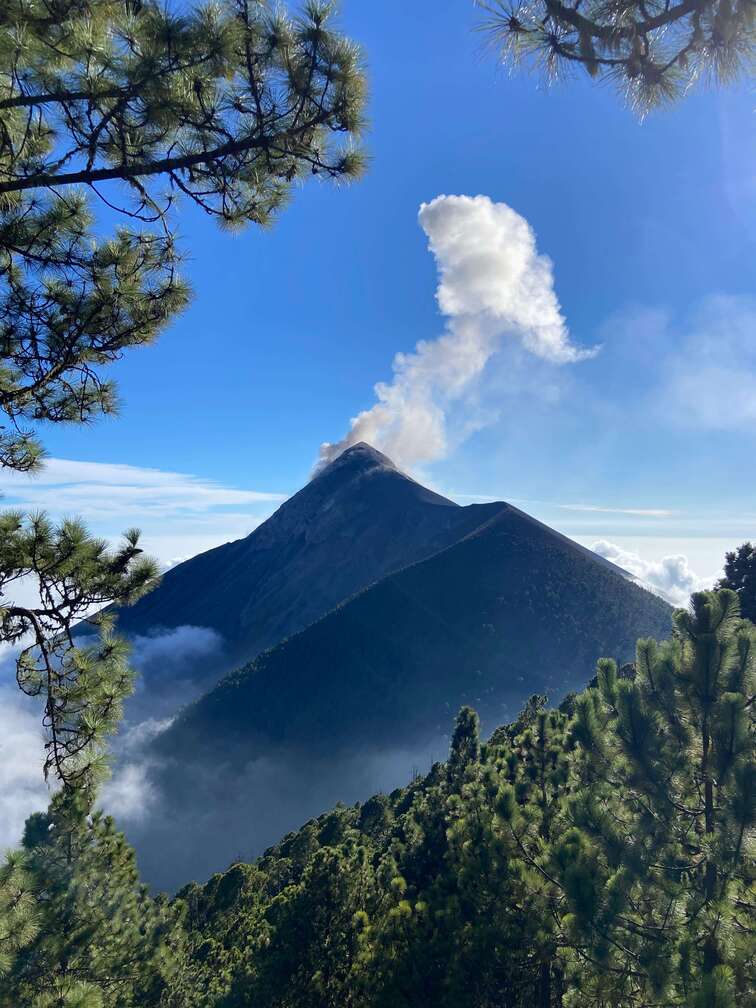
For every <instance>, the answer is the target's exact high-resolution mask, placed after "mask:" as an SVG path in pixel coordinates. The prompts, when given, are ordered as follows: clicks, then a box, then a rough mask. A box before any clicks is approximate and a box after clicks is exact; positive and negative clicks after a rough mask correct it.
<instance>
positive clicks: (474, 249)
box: [321, 196, 597, 466]
mask: <svg viewBox="0 0 756 1008" xmlns="http://www.w3.org/2000/svg"><path fill="white" fill-rule="evenodd" d="M419 222H420V226H421V227H422V229H423V231H425V233H426V235H427V236H428V247H429V249H430V251H431V252H432V253H433V255H434V257H435V259H436V264H437V266H438V273H439V283H438V287H437V290H436V298H437V301H438V306H439V308H440V310H441V312H442V313H443V314H444V315H446V316H447V323H446V329H445V331H444V333H443V334H442V335H441V336H439V337H438V339H436V340H421V341H420V342H419V343H418V344H417V346H416V347H415V350H414V352H413V353H409V354H405V353H398V354H397V355H396V356H395V358H394V362H393V371H394V377H393V380H392V381H391V382H379V383H378V384H377V385H376V386H375V394H376V397H377V400H378V401H377V403H376V404H375V405H374V406H373V407H372V408H371V409H369V410H365V411H364V412H362V413H360V414H359V415H358V416H357V417H355V418H354V419H353V420H352V421H351V426H350V430H349V433H348V434H347V435H346V437H344V438H343V439H342V440H341V441H339V442H337V443H335V444H324V445H323V446H322V448H321V463H323V462H328V461H330V460H331V459H333V458H336V456H338V455H339V454H340V453H341V452H342V451H344V450H345V449H346V448H348V447H350V445H353V444H357V443H358V442H360V441H367V442H369V443H370V444H372V445H374V446H375V447H377V448H380V449H381V450H382V451H385V452H386V453H387V454H388V455H390V456H391V458H393V459H394V460H395V461H397V462H399V463H400V464H405V465H410V466H411V465H413V464H416V463H422V462H431V461H433V460H435V459H439V458H443V457H444V455H446V454H447V452H448V451H449V447H450V444H449V441H450V438H449V432H448V430H447V419H448V412H449V409H450V407H451V405H452V404H453V403H455V402H460V401H461V400H462V399H463V398H464V397H465V396H467V395H469V394H470V393H471V391H472V390H473V389H474V386H475V383H476V380H477V379H478V378H479V377H480V376H481V374H482V372H483V370H484V368H485V367H486V364H487V363H488V361H489V360H490V358H491V357H492V356H493V355H494V354H495V353H496V352H497V350H498V349H499V348H500V347H501V346H502V345H503V343H504V341H505V340H507V339H512V340H516V341H518V342H519V343H520V344H521V346H522V347H524V348H525V349H526V350H527V351H529V352H530V353H531V354H533V355H535V356H536V357H539V358H541V359H543V360H545V361H548V362H551V363H554V364H568V363H574V362H575V361H579V360H583V359H585V358H587V357H591V356H593V355H594V354H595V353H596V352H597V350H596V348H594V349H580V348H578V347H576V346H574V345H573V344H572V343H571V342H570V335H569V332H568V329H567V325H566V322H565V319H564V316H563V315H562V311H561V308H560V305H559V300H558V298H557V296H556V293H555V291H554V277H553V271H552V263H551V260H550V259H549V258H548V257H547V256H544V255H541V254H539V253H538V250H537V248H536V239H535V234H534V232H533V229H532V228H531V227H530V225H529V224H528V222H527V221H526V220H525V218H524V217H521V216H520V215H519V214H518V213H516V212H515V211H514V210H512V208H511V207H509V206H507V205H506V204H505V203H494V202H493V201H492V200H491V199H489V197H487V196H474V197H473V196H438V197H437V198H436V199H434V200H433V201H432V202H430V203H423V204H422V206H421V207H420V212H419ZM476 426H478V424H476V423H475V422H474V421H473V422H472V423H471V422H470V418H469V417H466V418H465V422H464V423H463V425H462V427H463V430H462V431H461V432H460V436H461V437H464V436H465V434H467V433H469V432H470V431H471V430H473V429H475V427H476Z"/></svg>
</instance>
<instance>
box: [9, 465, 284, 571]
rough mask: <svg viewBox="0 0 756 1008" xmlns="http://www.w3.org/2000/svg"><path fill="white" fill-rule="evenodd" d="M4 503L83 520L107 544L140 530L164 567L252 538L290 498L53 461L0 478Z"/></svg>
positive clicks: (157, 473)
mask: <svg viewBox="0 0 756 1008" xmlns="http://www.w3.org/2000/svg"><path fill="white" fill-rule="evenodd" d="M0 498H1V499H0V504H2V505H4V506H6V507H9V508H10V507H12V508H17V509H20V510H24V511H46V512H48V513H49V514H50V515H51V516H52V517H53V518H56V519H60V518H62V517H81V518H83V519H84V520H85V521H86V522H87V524H88V525H89V526H90V528H91V529H92V530H93V531H94V532H95V533H97V534H98V535H102V536H105V537H106V538H109V539H115V538H117V537H118V535H119V534H120V533H121V531H122V530H123V529H124V528H127V527H131V526H134V525H136V526H138V527H139V528H141V529H142V532H143V544H144V546H145V547H146V548H147V549H148V550H149V551H150V552H151V553H153V554H155V555H156V556H157V558H158V560H159V561H160V562H161V563H162V564H163V565H164V566H167V565H171V564H172V563H175V562H176V560H177V558H181V559H186V558H188V557H190V556H193V555H194V554H196V553H198V552H200V551H202V550H205V549H210V548H211V547H213V546H217V545H219V544H220V543H223V542H227V541H228V540H229V539H235V538H239V537H240V536H244V535H248V534H249V533H250V532H251V531H252V530H253V529H254V528H255V526H256V525H258V524H259V523H260V522H261V521H262V520H263V519H264V518H266V517H267V516H268V515H269V514H270V513H271V512H272V511H273V510H274V509H275V507H276V506H277V505H278V504H279V503H280V502H281V501H283V500H284V499H285V495H284V494H280V493H274V492H270V491H261V490H250V489H245V488H239V487H232V486H227V485H226V484H224V483H221V482H218V481H215V480H207V479H202V478H200V477H198V476H194V475H192V474H189V473H181V472H174V471H170V470H163V469H153V468H147V467H141V466H134V465H125V464H122V463H108V462H82V461H78V460H75V459H60V458H50V459H47V460H46V463H45V466H44V468H43V469H42V471H41V472H40V473H36V474H34V475H33V476H30V475H25V474H22V473H13V472H10V471H3V472H2V473H0Z"/></svg>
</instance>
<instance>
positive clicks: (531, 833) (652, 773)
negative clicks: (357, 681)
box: [164, 591, 756, 1008]
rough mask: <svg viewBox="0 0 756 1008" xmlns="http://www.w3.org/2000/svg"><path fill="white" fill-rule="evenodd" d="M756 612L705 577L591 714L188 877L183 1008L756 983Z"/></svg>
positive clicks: (558, 722)
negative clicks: (755, 865) (670, 628)
mask: <svg viewBox="0 0 756 1008" xmlns="http://www.w3.org/2000/svg"><path fill="white" fill-rule="evenodd" d="M755 643H756V629H755V628H754V627H753V626H751V625H750V624H749V623H747V622H745V621H743V620H742V619H740V617H739V614H738V607H737V598H736V597H735V595H734V594H733V593H732V592H726V591H724V592H719V593H702V594H700V595H695V596H694V597H693V599H692V602H691V608H690V610H689V611H679V612H677V613H676V614H675V619H674V633H673V636H672V638H671V640H669V641H667V642H665V643H663V644H656V643H655V642H653V641H641V642H639V645H638V654H637V659H636V665H635V667H634V668H632V669H631V668H630V667H624V668H623V669H622V670H621V673H620V672H619V671H618V670H617V667H616V665H615V664H614V662H613V661H611V660H602V661H601V662H599V666H598V671H597V678H596V685H595V686H593V687H590V688H589V689H587V690H586V691H584V692H583V693H582V694H580V695H578V696H577V697H576V698H575V699H574V702H573V704H572V707H573V709H574V710H573V712H572V713H568V712H566V711H563V710H548V709H547V708H546V705H545V703H544V702H543V698H542V697H539V696H535V697H532V698H531V701H530V702H529V704H528V705H527V707H526V709H525V711H524V712H523V714H522V715H521V716H520V718H518V720H517V721H516V722H515V723H513V724H512V725H509V726H506V727H505V728H502V729H499V730H497V732H495V733H494V735H493V736H492V738H491V739H490V740H489V742H488V743H486V744H484V745H480V743H479V740H478V734H477V718H476V716H475V714H474V712H473V711H471V710H470V709H469V708H463V710H462V711H461V712H460V715H459V717H458V719H457V724H456V728H455V731H454V735H453V739H452V744H451V750H450V759H449V762H448V763H447V765H446V766H445V767H440V766H435V767H433V768H432V769H431V771H430V772H429V773H428V774H427V775H426V776H425V777H424V778H422V779H419V780H415V781H413V782H412V784H410V785H409V786H408V787H407V788H404V789H402V790H399V791H396V792H394V793H393V794H392V795H390V796H380V795H379V796H376V797H375V798H373V799H371V800H370V801H369V802H366V803H365V804H364V805H362V806H355V807H353V808H337V809H335V810H333V811H332V812H330V813H328V814H326V815H324V816H321V817H320V818H319V819H316V820H313V821H312V822H310V823H308V824H307V825H306V826H305V827H304V828H303V829H302V830H300V831H299V832H297V833H294V834H291V835H289V836H288V837H286V838H285V839H284V840H283V841H281V843H280V844H278V845H277V846H276V847H274V848H272V849H271V850H269V851H268V852H266V854H265V856H264V857H262V858H261V859H260V860H259V861H258V862H257V863H256V864H255V865H251V866H248V865H239V864H237V865H234V866H232V867H231V868H230V869H229V870H228V872H226V873H225V874H223V875H218V876H214V877H213V878H212V879H211V880H210V882H208V883H207V885H206V886H196V885H193V886H191V887H189V888H188V889H187V890H185V891H184V892H182V893H180V894H179V896H178V899H177V902H178V903H179V905H180V906H182V907H184V908H185V918H184V919H185V921H186V925H185V926H186V942H187V948H188V955H187V957H186V959H185V960H184V961H183V963H182V965H181V967H180V969H178V970H177V971H176V973H175V974H173V976H172V977H171V979H170V980H169V981H168V989H167V993H166V994H165V995H164V998H165V999H167V1001H166V1002H164V1003H167V1004H169V1005H171V1006H176V1008H178V1006H179V1005H180V1006H182V1008H183V1006H187V1008H192V1006H196V1008H200V1006H202V1008H206V1006H207V1008H216V1006H217V1008H221V1006H223V1008H241V1006H254V1008H274V1006H275V1008H295V1006H297V1008H301V1006H308V1005H311V1006H313V1008H315V1006H321V1005H323V1006H326V1005H328V1006H331V1005H332V1006H334V1008H335V1006H342V1005H347V1006H353V1008H358V1006H359V1008H389V1006H391V1008H395V1006H407V1008H410V1006H412V1008H415V1006H417V1005H431V1004H432V1005H434V1006H440V1008H489V1006H491V1008H493V1006H494V1005H507V1006H508V1008H526V1006H527V1008H531V1006H537V1008H569V1006H576V1008H577V1006H580V1008H582V1006H588V1008H608V1006H610V1005H612V1006H618V1008H647V1006H649V1005H654V1006H661V1005H664V1006H665V1008H675V1006H677V1008H690V1006H701V1008H704V1006H705V1008H718V1006H728V1008H729V1006H731V1005H733V1006H734V1005H741V1004H748V1003H751V1002H752V1001H753V996H754V990H753V976H754V966H755V965H756V946H755V945H754V941H753V934H752V916H753V911H754V906H753V895H752V893H753V875H752V858H751V856H750V850H749V847H748V844H749V840H750V838H752V828H753V822H754V800H753V793H754V786H753V785H754V758H753V757H754V734H753V720H752V696H753V676H754V659H753V654H754V650H753V649H754V644H755Z"/></svg>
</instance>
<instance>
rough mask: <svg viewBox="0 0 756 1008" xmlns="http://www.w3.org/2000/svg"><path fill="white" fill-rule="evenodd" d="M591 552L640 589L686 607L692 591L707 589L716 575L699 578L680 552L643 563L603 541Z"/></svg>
mask: <svg viewBox="0 0 756 1008" xmlns="http://www.w3.org/2000/svg"><path fill="white" fill-rule="evenodd" d="M591 549H592V550H593V552H594V553H598V555H599V556H602V557H604V558H605V559H606V560H611V562H612V563H615V564H617V566H618V567H622V568H623V569H624V570H626V571H627V572H628V573H629V574H632V575H633V577H634V578H637V580H638V581H641V582H642V583H643V585H644V587H646V588H650V589H651V591H653V592H655V593H656V594H657V595H661V597H662V598H664V599H666V600H667V602H670V603H671V604H672V605H676V606H684V605H687V602H688V599H689V598H690V596H691V594H692V593H693V592H695V591H702V590H703V589H705V588H711V587H712V585H713V584H714V582H715V581H716V575H713V576H710V577H701V576H700V575H698V574H696V573H695V572H694V571H692V570H691V569H690V564H689V563H688V558H687V557H686V556H685V555H684V554H682V553H678V554H673V555H670V556H665V557H662V558H661V560H644V559H643V558H642V557H641V556H640V555H639V554H638V553H633V552H632V551H631V550H626V549H623V548H622V547H621V546H617V545H616V544H615V543H611V542H607V540H606V539H600V540H599V541H598V542H595V543H593V545H592V546H591Z"/></svg>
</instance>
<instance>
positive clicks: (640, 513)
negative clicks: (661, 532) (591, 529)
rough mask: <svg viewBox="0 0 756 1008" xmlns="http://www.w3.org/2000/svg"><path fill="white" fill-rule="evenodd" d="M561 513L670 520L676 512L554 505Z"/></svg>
mask: <svg viewBox="0 0 756 1008" xmlns="http://www.w3.org/2000/svg"><path fill="white" fill-rule="evenodd" d="M555 507H558V508H559V509H560V510H561V511H588V512H591V513H594V514H618V515H633V516H634V517H638V518H672V517H674V516H675V515H676V514H677V513H678V512H677V511H671V510H669V509H668V508H639V507H604V506H603V505H601V504H556V505H555Z"/></svg>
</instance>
